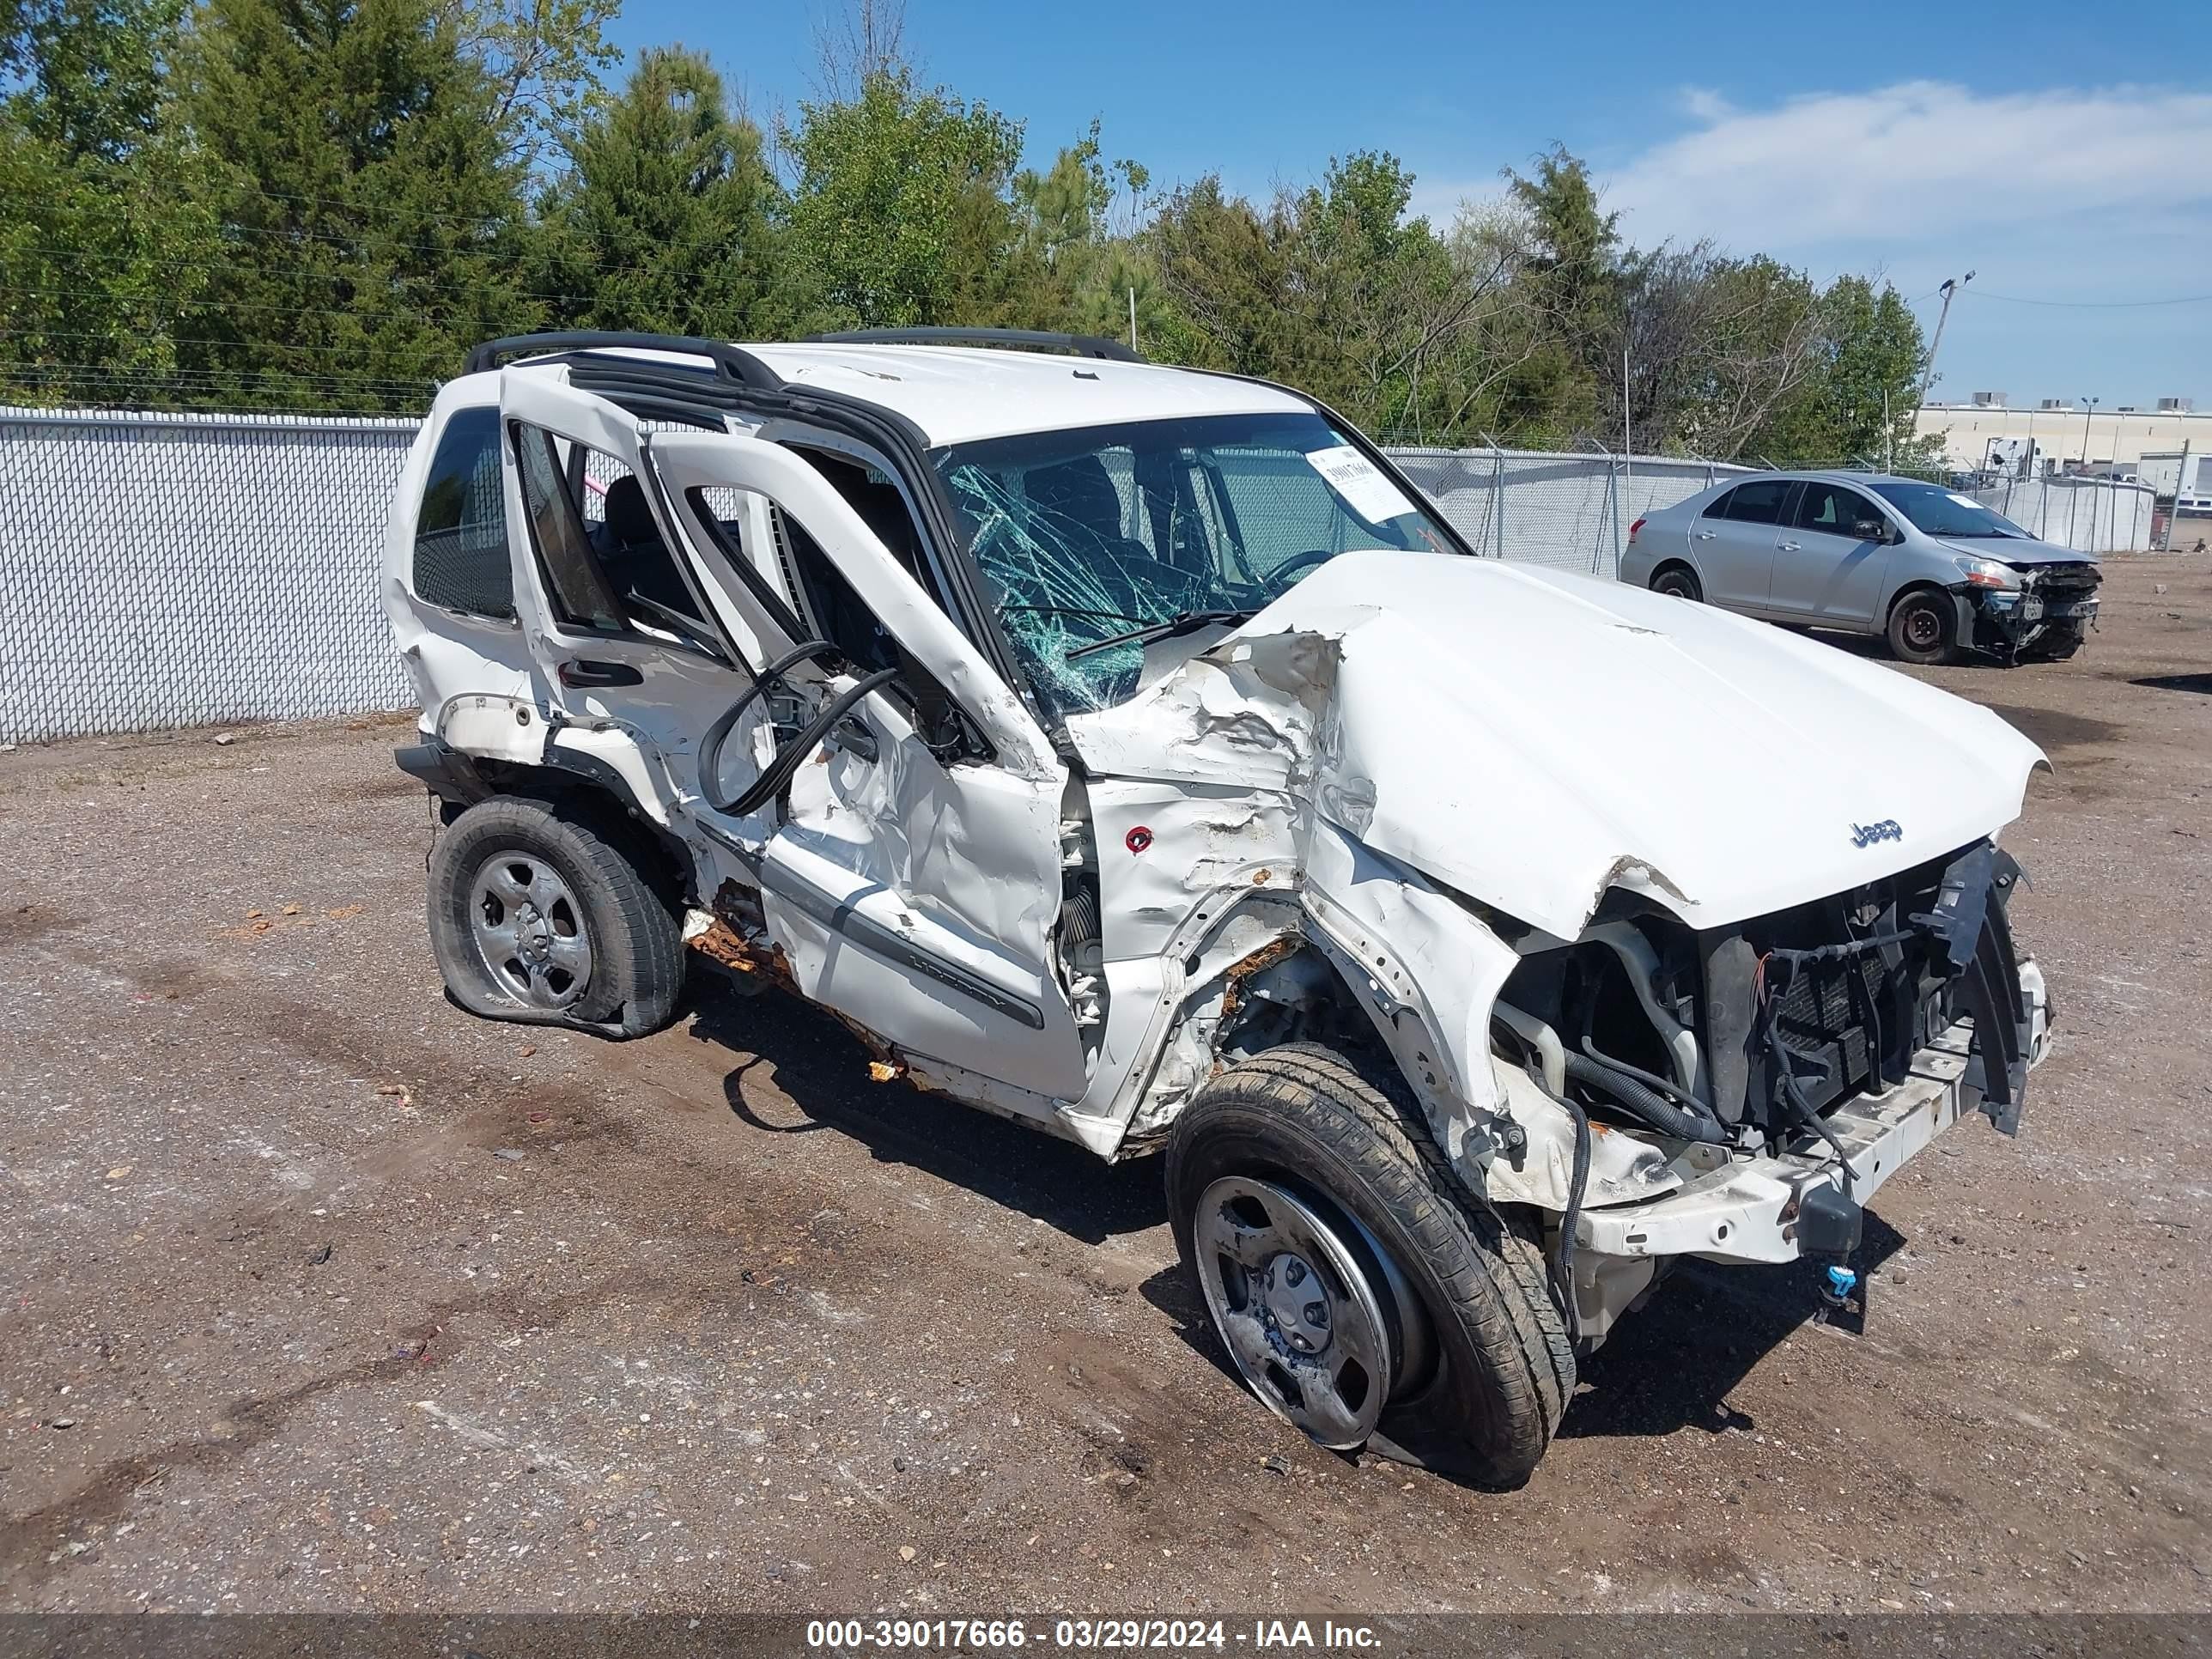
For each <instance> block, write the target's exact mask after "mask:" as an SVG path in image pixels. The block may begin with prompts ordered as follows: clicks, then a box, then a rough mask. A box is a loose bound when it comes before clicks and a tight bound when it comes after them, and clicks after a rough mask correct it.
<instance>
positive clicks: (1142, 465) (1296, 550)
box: [934, 414, 1456, 715]
mask: <svg viewBox="0 0 2212 1659" xmlns="http://www.w3.org/2000/svg"><path fill="white" fill-rule="evenodd" d="M934 459H935V461H936V465H937V469H938V471H939V475H940V476H941V477H943V479H944V481H945V490H946V493H947V494H948V495H950V496H951V500H952V505H953V507H954V509H955V511H956V512H957V513H958V515H959V518H960V520H961V527H962V529H963V532H965V534H966V535H967V537H968V541H969V547H970V548H971V549H972V550H973V551H974V553H975V562H976V563H977V565H978V566H979V567H981V570H982V573H983V575H984V577H985V578H986V580H987V582H988V583H989V585H990V588H991V593H990V599H991V601H992V603H993V605H994V606H995V607H996V609H997V611H998V615H999V620H1000V625H1001V626H1002V627H1003V628H1004V629H1006V635H1007V637H1008V639H1009V640H1010V641H1012V644H1013V647H1014V651H1015V653H1016V654H1017V655H1018V657H1019V658H1020V659H1021V665H1022V667H1023V669H1024V671H1026V672H1027V673H1028V675H1029V677H1030V685H1031V687H1032V688H1033V689H1034V690H1035V691H1036V694H1037V696H1038V697H1039V699H1040V700H1041V701H1042V702H1044V703H1046V704H1047V705H1048V708H1049V709H1050V711H1051V712H1052V713H1053V714H1056V715H1057V714H1080V713H1082V712H1084V711H1085V710H1087V709H1093V708H1111V707H1112V706H1113V705H1114V704H1115V703H1118V702H1123V701H1125V700H1126V699H1127V698H1128V697H1129V696H1133V694H1134V693H1135V691H1136V690H1137V680H1138V673H1139V669H1140V668H1141V667H1142V665H1143V663H1144V655H1145V639H1146V637H1157V636H1159V635H1163V634H1165V635H1176V634H1181V633H1183V632H1186V631H1195V630H1196V629H1197V628H1199V627H1200V626H1203V625H1205V624H1206V623H1210V622H1217V621H1224V620H1233V619H1235V618H1237V617H1244V616H1249V615H1250V614H1251V613H1252V612H1254V611H1258V610H1259V609H1261V607H1262V606H1264V605H1267V604H1268V603H1269V602H1270V601H1271V600H1273V599H1276V598H1277V597H1279V595H1280V594H1282V593H1283V592H1285V590H1286V589H1288V588H1289V587H1290V586H1291V584H1292V583H1293V582H1295V581H1297V580H1298V579H1299V578H1300V577H1302V576H1304V575H1306V574H1309V573H1310V572H1311V571H1312V570H1314V569H1315V568H1316V567H1317V566H1320V565H1322V564H1324V563H1326V562H1328V560H1330V559H1332V558H1334V557H1335V556H1337V555H1338V554H1339V553H1342V552H1345V551H1347V550H1351V549H1354V548H1395V549H1399V550H1413V549H1429V550H1434V551H1437V552H1453V551H1456V549H1455V547H1454V545H1453V544H1452V541H1451V539H1450V538H1449V536H1448V535H1447V534H1446V532H1444V531H1443V530H1442V529H1441V528H1439V527H1438V526H1437V524H1436V523H1435V521H1434V520H1431V518H1430V517H1429V516H1428V515H1427V514H1426V513H1424V512H1423V511H1422V510H1421V509H1420V507H1419V506H1418V505H1417V504H1416V503H1415V502H1414V501H1412V500H1409V499H1408V498H1407V495H1406V494H1405V492H1404V491H1402V490H1401V489H1400V488H1399V486H1398V485H1397V484H1396V483H1395V482H1393V481H1392V480H1391V478H1390V477H1389V475H1387V474H1386V473H1384V472H1383V471H1382V470H1381V469H1380V468H1378V467H1376V465H1374V464H1373V463H1372V462H1371V461H1370V460H1369V459H1367V457H1366V456H1365V454H1364V453H1362V452H1361V451H1360V450H1359V449H1358V447H1356V446H1354V445H1353V444H1352V442H1351V441H1350V440H1349V439H1347V438H1346V436H1345V435H1343V434H1342V433H1340V432H1339V431H1337V430H1336V429H1335V428H1333V427H1332V426H1330V425H1329V424H1328V422H1327V421H1325V420H1323V419H1322V417H1321V416H1318V415H1315V414H1278V415H1210V416H1198V417H1194V418H1192V419H1188V420H1170V421H1138V422H1130V423H1128V424H1127V425H1122V426H1108V427H1091V428H1084V429H1081V430H1079V431H1073V432H1046V433H1028V434H1024V435H1021V436H1018V437H1012V438H994V439H991V440H988V441H983V442H978V443H971V444H955V445H953V446H951V447H949V448H946V449H943V450H939V452H937V453H936V456H935V458H934ZM1120 635H1138V637H1134V638H1130V639H1127V640H1120V639H1119V638H1118V636H1120ZM1102 641H1112V642H1111V643H1104V644H1102ZM1086 647H1087V648H1086Z"/></svg>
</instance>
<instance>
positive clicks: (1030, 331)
mask: <svg viewBox="0 0 2212 1659" xmlns="http://www.w3.org/2000/svg"><path fill="white" fill-rule="evenodd" d="M807 340H808V343H811V344H816V345H981V346H1026V347H1028V348H1030V349H1033V350H1040V351H1073V352H1075V353H1077V354H1078V355H1079V356H1085V357H1103V358H1107V359H1109V360H1110V361H1112V362H1117V363H1141V362H1144V361H1145V360H1144V359H1143V358H1142V357H1140V356H1138V355H1137V353H1136V352H1135V351H1133V349H1130V348H1129V347H1127V346H1125V345H1123V344H1122V343H1121V342H1120V341H1119V340H1109V339H1108V338H1106V337H1104V336H1103V335H1098V334H1058V333H1054V332H1052V331H1049V330H1045V329H1036V328H946V327H939V326H935V325H932V326H927V327H915V328H854V329H847V330H846V331H843V332H842V333H838V334H810V335H808V336H807Z"/></svg>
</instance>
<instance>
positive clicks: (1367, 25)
mask: <svg viewBox="0 0 2212 1659" xmlns="http://www.w3.org/2000/svg"><path fill="white" fill-rule="evenodd" d="M838 15H841V12H840V10H839V9H838V8H836V6H834V5H833V4H831V3H829V0H792V3H782V4H773V5H771V4H762V3H759V0H754V3H750V4H743V5H732V6H726V7H715V6H702V5H698V4H696V3H695V4H684V3H678V0H628V3H627V4H626V5H625V7H624V9H623V14H622V16H621V18H620V21H618V23H617V26H616V28H615V31H614V33H615V36H616V39H617V40H618V41H619V42H620V43H621V44H622V45H623V46H626V47H629V48H632V49H634V48H635V47H637V46H645V45H652V44H656V43H661V42H666V41H681V42H682V43H683V44H684V45H687V46H696V47H700V48H702V49H704V50H706V51H707V52H709V53H711V54H712V55H713V57H714V60H715V62H716V63H717V64H719V65H720V68H721V69H722V70H723V72H724V73H725V75H726V76H728V77H729V78H730V80H731V82H732V84H733V86H735V87H737V88H739V89H740V90H741V91H742V93H743V94H744V98H745V99H746V100H747V103H748V105H749V106H750V108H751V110H752V111H753V112H754V113H755V115H756V116H757V118H763V119H765V118H770V117H772V116H773V115H774V114H775V112H777V111H778V110H783V111H786V112H791V111H792V109H793V106H794V105H795V103H796V102H797V101H798V100H799V99H802V98H805V96H807V95H808V94H809V90H810V87H811V82H812V79H813V76H814V64H815V61H816V51H815V46H814V39H815V35H816V33H817V28H818V27H820V26H821V25H823V23H825V22H830V21H835V19H836V17H837V16H838ZM2119 17H2120V19H2122V20H2124V21H2116V20H2115V17H2114V15H2113V14H2112V13H2111V12H2104V11H2100V9H2098V8H2095V7H2093V6H2087V5H2084V4H2081V3H2079V0H2076V3H2071V4H2063V5H2061V4H2045V3H2041V0H2007V3H2003V4H2000V5H1997V6H1981V7H1977V6H1958V5H1944V4H1936V3H1917V4H1910V5H1907V4H1893V3H1887V0H1860V3H1856V4H1853V5H1850V6H1832V5H1825V4H1823V5H1812V4H1803V3H1791V0H1770V3H1767V4H1765V5H1735V4H1720V3H1707V4H1699V5H1689V4H1678V5H1674V6H1671V7H1669V6H1666V5H1661V4H1654V3H1651V0H1644V3H1638V4H1632V3H1613V0H1582V3H1579V4H1577V5H1574V6H1547V5H1532V4H1529V3H1527V0H1521V3H1517V4H1513V5H1504V4H1492V3H1487V0H1479V3H1462V4H1456V5H1415V4H1404V3H1370V4H1368V5H1365V6H1347V5H1345V4H1343V3H1341V0H1339V3H1334V4H1322V3H1309V0H1277V3H1271V4H1267V5H1265V6H1258V5H1252V6H1227V5H1220V4H1214V5H1208V4H1205V3H1200V0H1180V3H1167V0H1124V3H1121V4H1119V5H1112V6H1096V5H1091V6H1082V7H1074V6H1064V5H1054V4H1051V3H1049V0H1042V3H1040V0H1030V3H1012V0H975V3H968V4H953V3H950V0H908V6H907V9H906V15H905V43H906V46H907V50H908V56H909V57H911V58H914V59H915V60H916V62H917V63H918V64H919V66H920V69H921V74H922V76H923V78H924V79H925V80H927V81H929V82H942V83H945V84H946V85H948V86H950V87H951V88H953V89H954V90H956V91H957V92H959V93H961V94H964V95H966V96H968V97H971V98H978V99H981V100H984V101H985V102H987V103H989V104H992V105H994V106H996V107H998V108H1000V109H1001V110H1003V111H1005V112H1006V113H1008V114H1010V115H1012V116H1014V117H1016V118H1019V119H1022V120H1024V122H1026V124H1027V130H1028V137H1029V143H1030V150H1031V154H1032V157H1033V159H1037V160H1044V161H1048V160H1049V159H1050V156H1051V154H1052V152H1053V151H1054V149H1056V148H1057V147H1058V146H1059V145H1060V144H1061V143H1066V142H1067V141H1068V140H1070V139H1072V138H1073V137H1077V136H1079V134H1080V133H1081V132H1082V131H1084V130H1085V128H1086V127H1087V126H1088V125H1089V124H1090V122H1091V119H1092V118H1094V117H1097V118H1100V119H1101V120H1102V121H1103V124H1104V125H1103V142H1104V145H1105V148H1106V150H1107V153H1108V154H1109V155H1115V156H1119V155H1130V156H1133V157H1135V158H1136V159H1138V160H1139V161H1143V162H1144V163H1145V164H1146V166H1147V167H1150V168H1151V169H1152V176H1153V179H1154V182H1155V184H1156V185H1169V184H1173V183H1175V182H1177V181H1180V180H1184V179H1192V178H1195V177H1197V176H1199V175H1200V174H1201V173H1206V172H1209V171H1218V172H1219V173H1221V174H1222V175H1223V177H1224V179H1225V180H1226V181H1227V182H1228V183H1229V184H1230V185H1232V186H1234V187H1236V188H1237V189H1241V190H1243V191H1248V192H1251V193H1254V194H1265V193H1266V192H1267V191H1269V189H1270V188H1271V187H1272V186H1273V185H1274V184H1275V183H1277V182H1285V183H1290V184H1303V183H1305V182H1306V181H1308V180H1310V179H1312V178H1314V177H1315V176H1316V174H1318V173H1319V172H1320V171H1321V170H1322V168H1323V167H1325V166H1327V164H1328V159H1329V157H1330V156H1331V155H1341V154H1343V153H1345V152H1346V151H1349V150H1353V149H1388V150H1390V151H1393V152H1395V154H1396V155H1399V156H1401V158H1402V159H1404V161H1406V162H1407V165H1408V166H1409V167H1412V168H1413V170H1414V172H1415V173H1417V174H1418V175H1419V186H1418V194H1417V206H1419V208H1421V209H1422V210H1425V211H1428V212H1429V213H1431V215H1432V216H1436V217H1438V218H1440V219H1449V217H1450V216H1452V214H1453V213H1454V212H1455V210H1456V209H1457V206H1458V204H1460V203H1461V202H1462V201H1463V200H1474V201H1477V202H1480V201H1481V200H1483V199H1484V198H1488V197H1495V195H1496V194H1497V192H1498V169H1499V168H1501V167H1507V166H1522V165H1525V164H1526V162H1527V161H1528V158H1529V157H1530V156H1531V155H1534V153H1535V152H1536V151H1538V150H1540V149H1543V148H1545V147H1546V146H1547V145H1549V144H1550V143H1553V141H1554V140H1557V141H1559V142H1562V143H1565V144H1566V146H1567V147H1568V148H1569V149H1571V150H1572V151H1574V152H1575V153H1576V154H1577V155H1581V156H1583V158H1584V159H1585V160H1587V161H1589V163H1590V164H1591V166H1592V167H1593V168H1594V169H1595V171H1596V173H1597V174H1598V175H1599V177H1600V179H1601V182H1602V183H1603V185H1604V186H1605V189H1606V191H1607V204H1608V205H1609V206H1611V207H1614V208H1618V209H1620V210H1621V212H1622V214H1623V226H1624V228H1625V229H1626V231H1627V232H1628V234H1630V235H1631V236H1632V238H1633V239H1634V240H1637V241H1638V242H1639V243H1643V244H1647V245H1648V244H1650V243H1655V242H1658V241H1661V240H1667V239H1669V238H1672V239H1675V240H1697V239H1699V238H1701V237H1710V238H1711V239H1713V240H1715V241H1716V242H1717V243H1719V244H1720V245H1721V246H1724V247H1728V248H1730V249H1733V250H1735V251H1737V252H1771V253H1775V254H1777V255H1778V256H1780V257H1783V258H1787V259H1790V260H1791V261H1792V262H1793V263H1796V264H1802V265H1805V266H1807V267H1808V268H1809V269H1810V270H1813V271H1814V274H1815V275H1816V276H1822V277H1826V276H1831V275H1833V274H1834V273H1835V272H1837V271H1839V270H1862V271H1868V272H1876V273H1882V274H1886V275H1887V276H1889V278H1890V279H1891V280H1892V281H1893V282H1894V283H1896V285H1897V286H1898V288H1899V290H1900V291H1901V292H1903V293H1904V294H1905V296H1906V297H1907V298H1908V299H1910V300H1912V301H1917V302H1918V304H1917V308H1918V309H1919V310H1920V312H1921V314H1922V315H1923V319H1925V320H1926V321H1927V323H1928V324H1929V325H1931V326H1932V325H1933V322H1934V319H1935V307H1936V301H1935V300H1934V298H1933V290H1934V289H1936V284H1937V283H1940V282H1941V281H1942V279H1943V278H1944V277H1945V276H1957V275H1960V274H1961V273H1963V272H1964V271H1966V270H1969V269H1972V270H1974V271H1975V272H1976V273H1977V274H1976V276H1975V279H1974V281H1973V283H1972V284H1970V285H1969V286H1968V287H1967V288H1966V289H1965V291H1964V297H1962V298H1961V299H1960V301H1959V302H1958V303H1957V304H1956V305H1954V307H1953V308H1952V313H1951V320H1950V324H1949V327H1948V330H1947V331H1946V333H1945V335H1944V338H1943V346H1942V358H1941V361H1940V362H1939V363H1938V366H1937V374H1938V385H1937V389H1936V396H1937V397H1939V398H1960V399H1963V398H1965V397H1966V394H1967V393H1968V392H1975V391H1990V390H1995V391H2002V392H2009V393H2010V394H2011V396H2012V398H2013V399H2014V401H2015V403H2018V402H2022V401H2032V400H2033V399H2034V398H2041V397H2066V398H2077V397H2081V396H2093V397H2098V398H2102V399H2103V400H2105V402H2106V403H2107V404H2148V403H2149V402H2150V400H2151V399H2153V398H2156V397H2159V396H2162V395H2168V394H2180V395H2185V396H2194V397H2196V398H2197V399H2198V400H2199V407H2212V302H2199V303H2193V304H2181V305H2145V304H2140V303H2137V304H2128V305H2118V304H2112V303H2111V302H2115V301H2136V302H2139V301H2160V300H2167V299H2172V298H2177V297H2184V296H2191V295H2212V7H2208V6H2207V5H2206V4H2205V3H2204V0H2143V3H2140V4H2137V5H2135V6H2132V7H2130V8H2128V9H2125V10H2124V12H2123V13H2121V14H2119ZM2000 296H2002V297H2000ZM2021 301H2070V302H2075V303H2070V304H2028V303H2021ZM2082 301H2095V302H2102V303H2099V304H2095V305H2084V304H2081V303H2079V302H2082Z"/></svg>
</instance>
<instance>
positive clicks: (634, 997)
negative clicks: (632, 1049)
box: [429, 796, 684, 1036]
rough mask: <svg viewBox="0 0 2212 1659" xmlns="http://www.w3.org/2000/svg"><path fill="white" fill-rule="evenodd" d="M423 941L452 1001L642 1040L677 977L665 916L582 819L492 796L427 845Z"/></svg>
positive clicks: (679, 967) (674, 933) (654, 1026)
mask: <svg viewBox="0 0 2212 1659" xmlns="http://www.w3.org/2000/svg"><path fill="white" fill-rule="evenodd" d="M429 876H430V881H429V912H430V918H429V919H430V942H431V945H432V948H433V949H434V950H435V952H436V954H437V957H438V968H439V970H440V972H441V973H442V974H443V975H444V976H445V981H446V987H447V990H449V991H450V992H452V993H453V1000H455V1001H457V1002H459V1004H460V1005H461V1006H463V1007H465V1008H466V1009H468V1010H469V1011H470V1012H471V1013H476V1014H481V1015H483V1016H484V1017H485V1018H490V1019H513V1020H521V1021H525V1022H528V1023H532V1024H568V1025H576V1026H580V1027H583V1028H585V1029H587V1030H597V1031H600V1032H602V1033H604V1034H605V1035H608V1036H643V1035H644V1034H645V1033H646V1032H647V1031H653V1030H659V1028H660V1027H661V1026H663V1025H665V1024H667V1023H668V1021H669V1018H670V1017H671V1015H673V1014H674V1012H675V1011H676V1000H677V996H678V993H679V992H680V991H681V990H682V988H683V984H684V946H683V940H682V938H681V935H680V934H679V933H678V927H677V922H676V917H675V915H673V913H672V912H671V910H670V909H669V908H668V906H667V905H666V904H665V903H664V902H662V900H661V899H660V897H659V896H658V895H657V894H655V893H654V892H653V889H652V887H651V886H650V885H649V884H648V883H647V881H646V879H645V878H644V877H643V876H642V875H641V873H640V872H639V870H638V868H637V866H636V865H635V863H634V862H633V861H632V860H631V859H630V858H629V856H627V855H626V854H624V852H623V850H622V848H620V847H619V846H618V845H617V842H616V840H615V839H614V838H613V837H611V836H609V835H607V834H605V833H603V832H602V830H601V829H599V827H597V826H596V825H595V824H593V823H591V822H589V821H588V820H587V819H586V817H585V816H583V815H581V814H576V815H571V814H568V813H567V812H564V811H562V810H561V809H559V808H557V807H555V806H553V805H549V804H548V803H546V802H544V801H539V800H533V799H526V798H524V797H520V796H496V797H495V798H493V799H490V800H487V801H482V802H479V803H478V804H477V805H474V806H471V807H470V808H469V809H468V810H467V811H465V812H463V813H461V814H460V815H459V817H456V818H455V819H454V820H453V823H452V824H451V825H450V826H448V827H447V829H446V831H445V833H444V834H442V835H441V836H439V837H438V841H437V844H436V846H435V847H434V848H432V849H431V854H430V871H429Z"/></svg>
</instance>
